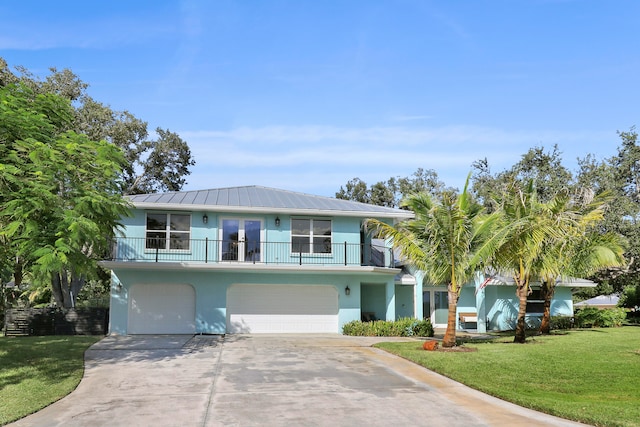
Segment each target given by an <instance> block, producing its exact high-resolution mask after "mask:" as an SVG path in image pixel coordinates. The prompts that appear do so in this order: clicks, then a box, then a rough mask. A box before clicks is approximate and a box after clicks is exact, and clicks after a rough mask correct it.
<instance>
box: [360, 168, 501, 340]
mask: <svg viewBox="0 0 640 427" xmlns="http://www.w3.org/2000/svg"><path fill="white" fill-rule="evenodd" d="M468 184H469V177H467V181H466V183H465V186H464V190H463V191H462V192H461V193H460V194H457V193H455V192H452V191H443V192H441V193H440V194H439V195H438V196H436V197H432V196H430V195H429V194H427V193H418V194H413V195H410V196H409V197H408V198H407V199H406V200H405V201H404V202H403V203H402V206H404V207H406V208H408V209H410V210H411V211H413V212H414V214H415V218H413V219H409V220H406V221H402V222H400V223H398V224H396V225H395V226H391V225H388V224H386V223H384V222H381V221H378V220H375V219H369V220H367V222H366V226H367V228H368V229H370V230H372V231H373V232H375V233H376V234H377V235H378V236H380V237H382V238H385V239H389V240H390V241H391V242H392V245H393V247H394V248H396V249H398V250H399V251H400V255H401V256H402V257H403V258H404V260H406V262H407V263H409V264H410V265H412V266H414V267H415V268H417V269H419V270H422V271H423V272H424V273H425V276H426V278H427V279H428V280H429V281H430V282H431V283H433V284H446V285H447V290H448V317H447V330H446V332H445V335H444V339H443V341H442V345H443V347H453V346H455V345H456V309H457V305H458V299H459V297H460V291H461V290H462V286H463V285H464V284H465V283H468V282H470V281H471V280H472V279H473V275H474V273H475V272H476V271H477V270H478V269H479V268H481V266H482V263H483V262H484V260H485V259H486V258H487V256H483V254H479V253H476V251H477V250H478V249H479V248H480V247H482V243H483V242H484V241H485V240H486V239H487V238H488V237H489V236H490V234H491V230H492V226H493V224H494V223H495V221H496V220H497V218H498V216H497V215H495V214H492V215H486V214H485V213H484V210H483V208H482V206H480V205H479V204H478V203H476V202H475V201H474V200H472V197H471V195H470V194H469V192H468V191H467V188H468Z"/></svg>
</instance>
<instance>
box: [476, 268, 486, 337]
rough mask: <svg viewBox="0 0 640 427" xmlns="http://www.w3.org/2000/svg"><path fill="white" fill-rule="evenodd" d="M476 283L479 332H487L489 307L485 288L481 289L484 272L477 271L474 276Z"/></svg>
mask: <svg viewBox="0 0 640 427" xmlns="http://www.w3.org/2000/svg"><path fill="white" fill-rule="evenodd" d="M473 280H474V282H475V284H476V311H477V313H478V333H486V332H487V308H486V305H485V302H484V289H485V288H482V289H480V287H481V286H482V284H483V283H484V280H485V277H484V274H482V273H480V272H477V273H476V274H475V276H474V278H473Z"/></svg>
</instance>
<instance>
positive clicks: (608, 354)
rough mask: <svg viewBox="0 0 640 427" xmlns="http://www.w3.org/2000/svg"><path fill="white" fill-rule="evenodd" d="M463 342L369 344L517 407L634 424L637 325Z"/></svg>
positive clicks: (639, 418)
mask: <svg viewBox="0 0 640 427" xmlns="http://www.w3.org/2000/svg"><path fill="white" fill-rule="evenodd" d="M512 341H513V337H512V336H509V337H508V338H497V339H495V340H492V341H491V342H484V343H479V342H476V343H467V344H465V347H471V348H475V349H477V351H473V352H444V351H436V352H433V351H424V350H423V349H422V345H421V344H422V342H418V343H416V342H409V343H380V344H378V345H377V347H380V348H383V349H385V350H387V351H389V352H391V353H394V354H397V355H399V356H402V357H404V358H406V359H409V360H412V361H414V362H416V363H418V364H420V365H422V366H425V367H427V368H429V369H431V370H433V371H435V372H438V373H440V374H442V375H445V376H447V377H450V378H452V379H454V380H456V381H459V382H461V383H464V384H466V385H468V386H470V387H473V388H475V389H478V390H482V391H484V392H486V393H488V394H491V395H494V396H497V397H500V398H502V399H504V400H508V401H511V402H513V403H516V404H518V405H521V406H525V407H528V408H533V409H537V410H540V411H543V412H546V413H549V414H553V415H557V416H559V417H562V418H566V419H571V420H576V421H581V422H584V423H588V424H592V425H597V426H620V427H632V426H636V427H637V426H640V327H623V328H610V329H589V330H576V331H570V332H567V333H563V334H560V333H558V334H555V335H551V336H544V337H532V338H529V339H528V341H527V343H526V344H513V343H512Z"/></svg>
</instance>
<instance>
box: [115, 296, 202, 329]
mask: <svg viewBox="0 0 640 427" xmlns="http://www.w3.org/2000/svg"><path fill="white" fill-rule="evenodd" d="M195 312H196V293H195V290H194V289H193V286H191V285H152V284H142V285H133V286H132V287H131V291H130V293H129V325H128V328H127V329H128V333H129V334H193V333H195V331H196V322H195V318H196V315H195Z"/></svg>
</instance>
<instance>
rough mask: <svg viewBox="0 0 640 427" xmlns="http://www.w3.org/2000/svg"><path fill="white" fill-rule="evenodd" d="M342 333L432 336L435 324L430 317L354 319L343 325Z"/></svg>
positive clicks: (367, 335)
mask: <svg viewBox="0 0 640 427" xmlns="http://www.w3.org/2000/svg"><path fill="white" fill-rule="evenodd" d="M342 333H343V334H344V335H350V336H358V337H432V336H433V325H431V321H429V320H428V319H423V320H418V319H411V318H403V319H398V320H396V321H388V320H375V321H373V322H361V321H359V320H354V321H352V322H349V323H346V324H345V325H344V326H343V328H342Z"/></svg>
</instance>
